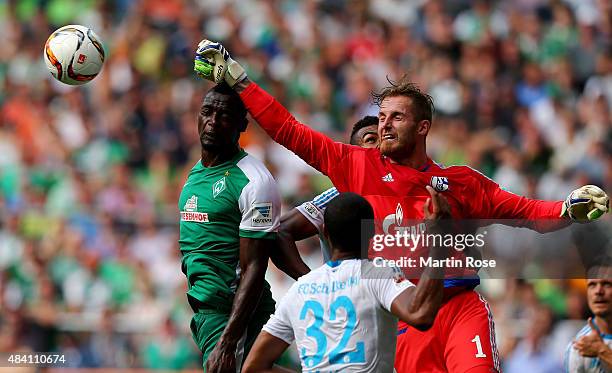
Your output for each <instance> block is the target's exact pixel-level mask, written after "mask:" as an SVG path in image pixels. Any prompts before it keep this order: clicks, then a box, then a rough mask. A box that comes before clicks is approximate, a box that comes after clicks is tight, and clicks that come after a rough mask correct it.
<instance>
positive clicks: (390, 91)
mask: <svg viewBox="0 0 612 373" xmlns="http://www.w3.org/2000/svg"><path fill="white" fill-rule="evenodd" d="M387 81H388V82H389V84H390V85H389V86H387V87H385V88H383V89H382V90H381V91H380V92H373V93H372V98H373V99H374V103H375V104H376V105H378V106H380V104H382V102H383V100H384V99H386V98H387V97H397V96H404V97H408V98H410V99H411V100H412V116H413V117H414V120H415V121H416V122H420V121H422V120H428V121H430V122H431V121H432V119H433V114H434V111H435V108H434V103H433V98H432V97H431V96H430V95H428V94H427V93H425V92H423V91H421V89H420V88H419V87H418V86H417V85H416V84H415V83H414V82H411V81H410V79H409V78H408V75H404V76H402V77H401V78H400V79H399V80H397V81H393V80H391V79H390V78H389V77H388V76H387Z"/></svg>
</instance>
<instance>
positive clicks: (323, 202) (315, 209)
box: [296, 188, 340, 233]
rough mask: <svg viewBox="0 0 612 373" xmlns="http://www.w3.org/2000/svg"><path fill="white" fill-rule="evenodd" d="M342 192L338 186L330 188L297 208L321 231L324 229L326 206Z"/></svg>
mask: <svg viewBox="0 0 612 373" xmlns="http://www.w3.org/2000/svg"><path fill="white" fill-rule="evenodd" d="M339 194H340V193H339V192H338V189H336V188H330V189H328V190H326V191H325V192H323V193H321V194H319V195H318V196H316V197H315V198H314V199H313V200H312V201H309V202H304V203H302V204H301V205H299V206H298V207H296V208H297V210H298V211H299V212H300V213H301V214H302V215H304V217H305V218H306V219H308V221H309V222H311V223H312V225H314V226H315V227H316V228H317V230H318V231H319V233H321V232H322V231H323V220H324V219H323V216H324V213H325V208H326V207H327V204H328V203H329V202H330V201H331V200H332V199H334V198H336V197H337V196H338V195H339Z"/></svg>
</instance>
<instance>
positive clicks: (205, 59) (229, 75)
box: [193, 39, 246, 87]
mask: <svg viewBox="0 0 612 373" xmlns="http://www.w3.org/2000/svg"><path fill="white" fill-rule="evenodd" d="M193 70H194V71H195V72H196V73H197V74H198V75H199V76H201V77H203V78H204V79H208V80H211V81H213V82H215V83H220V82H222V81H223V80H225V82H226V83H227V84H228V85H229V86H230V87H233V86H234V85H236V83H238V82H240V81H242V80H243V79H245V78H246V72H245V71H244V68H242V66H240V64H239V63H238V62H236V61H234V60H233V59H232V58H231V57H230V55H229V53H228V52H227V50H226V49H225V48H224V47H223V45H221V44H220V43H215V42H212V41H210V40H207V39H204V40H202V41H201V42H200V44H198V49H197V50H196V54H195V63H194V67H193Z"/></svg>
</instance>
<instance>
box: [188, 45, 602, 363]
mask: <svg viewBox="0 0 612 373" xmlns="http://www.w3.org/2000/svg"><path fill="white" fill-rule="evenodd" d="M195 70H196V72H197V73H198V74H199V75H201V76H203V77H204V78H206V79H209V80H213V81H216V82H219V81H222V80H225V81H226V82H227V83H228V84H229V85H230V86H231V87H233V89H234V90H236V91H237V92H238V93H240V97H241V99H242V101H243V102H244V104H245V106H246V107H247V110H248V111H249V112H250V113H251V115H252V116H253V118H254V119H255V120H256V121H257V122H258V124H259V125H260V126H261V127H262V128H263V129H264V130H265V131H266V132H267V133H268V134H269V135H270V136H271V137H272V138H273V139H274V140H275V141H276V142H278V143H280V144H281V145H283V146H285V147H286V148H288V149H289V150H291V151H293V152H294V153H295V154H297V155H298V156H299V157H300V158H302V159H303V160H304V161H306V162H307V163H309V164H310V165H311V166H313V167H314V168H316V169H317V170H319V171H321V172H323V173H324V174H326V175H327V176H328V177H329V178H330V179H331V181H332V182H333V183H334V185H335V186H336V187H337V188H338V190H339V191H340V192H349V191H350V192H355V193H358V194H361V195H362V196H364V197H365V198H366V199H367V200H368V202H370V204H371V205H372V207H373V209H374V215H375V218H376V219H378V220H379V221H385V220H388V221H393V222H396V224H397V223H398V222H401V220H402V219H401V217H403V218H409V219H422V218H423V205H424V204H428V203H429V200H428V196H429V193H428V192H427V190H426V188H425V187H426V186H427V185H431V186H433V187H434V188H435V189H436V190H437V191H439V192H441V193H443V194H444V195H445V197H446V198H447V199H448V202H449V204H450V208H451V214H452V217H453V218H454V219H520V220H523V221H525V222H530V224H531V225H529V227H530V228H533V229H536V230H538V231H550V230H554V229H558V228H561V227H564V226H566V225H567V224H568V223H569V221H570V219H571V220H578V221H585V222H586V221H590V220H595V219H597V218H599V217H600V216H602V215H603V214H604V213H605V212H607V211H609V199H608V196H607V195H606V194H605V193H604V192H603V191H602V190H601V189H600V188H598V187H596V186H591V185H587V186H584V187H581V188H579V189H577V190H575V191H573V192H572V193H570V195H569V196H568V198H567V199H566V200H565V202H564V201H539V200H533V199H528V198H525V197H521V196H517V195H515V194H512V193H510V192H507V191H504V190H503V189H501V188H500V187H499V185H498V184H496V183H495V182H494V181H492V180H490V179H489V178H487V177H485V176H484V175H482V174H481V173H479V172H478V171H476V170H473V169H471V168H470V167H467V166H452V167H446V168H443V167H441V166H439V165H438V164H436V163H435V162H434V161H432V160H431V159H430V158H429V157H428V155H427V152H426V137H427V134H428V133H429V129H430V128H431V124H432V115H433V102H432V100H431V98H430V97H429V96H428V95H426V94H424V93H422V92H421V91H420V90H419V89H418V87H416V86H415V85H414V84H412V83H410V82H408V81H406V80H404V79H402V80H400V81H399V82H397V83H393V84H391V86H390V87H387V88H385V89H383V90H382V92H381V93H380V94H378V95H376V96H375V98H376V100H377V103H378V104H379V106H380V112H379V115H378V118H379V124H378V132H379V136H380V146H379V148H377V149H363V148H360V147H356V146H351V145H346V144H342V143H337V142H334V141H333V140H332V139H330V138H328V137H327V136H325V135H323V134H321V133H318V132H316V131H314V130H312V129H310V128H309V127H307V126H305V125H304V124H301V123H299V122H298V121H297V120H296V119H295V118H294V117H293V116H292V115H291V114H290V113H289V112H288V111H287V110H286V109H285V108H284V107H283V106H282V105H281V104H280V103H278V102H277V101H276V100H275V99H274V98H273V97H271V96H270V95H269V94H267V93H266V92H265V91H263V90H262V89H261V88H260V87H259V86H258V85H257V84H255V83H252V82H251V81H250V80H249V79H248V78H247V77H246V73H245V71H244V69H243V68H242V66H240V65H239V64H238V63H237V62H236V61H234V60H233V59H232V58H231V57H230V55H229V53H228V52H227V51H226V50H225V48H223V46H222V45H220V44H219V43H214V42H210V41H208V40H203V41H202V42H201V43H200V45H199V46H198V50H197V52H196V66H195ZM474 196H478V198H474ZM551 221H552V223H551ZM385 233H390V232H385ZM478 284H479V279H478V278H449V279H447V280H446V281H445V288H446V289H445V301H444V304H443V305H442V308H441V309H440V311H439V313H438V316H437V317H436V320H435V321H434V325H433V327H432V328H431V329H430V330H428V331H426V332H420V331H418V330H415V329H414V328H404V326H403V325H400V329H399V332H398V334H399V335H398V342H397V343H398V345H397V355H396V361H395V367H396V369H397V371H398V372H399V373H401V372H470V373H477V372H487V373H490V372H495V371H500V365H499V354H498V352H497V348H496V345H495V332H494V325H493V319H492V316H491V312H490V308H489V306H488V304H487V302H486V301H485V300H484V299H483V298H482V297H481V296H480V295H479V294H478V293H477V292H475V291H474V290H473V289H474V288H475V287H476V286H477V285H478Z"/></svg>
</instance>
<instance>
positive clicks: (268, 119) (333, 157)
mask: <svg viewBox="0 0 612 373" xmlns="http://www.w3.org/2000/svg"><path fill="white" fill-rule="evenodd" d="M240 98H241V99H242V101H243V102H244V104H245V106H246V108H247V110H248V111H249V113H250V114H251V115H252V116H253V118H254V119H255V120H256V121H257V123H258V124H259V125H260V126H261V128H263V129H264V131H266V132H267V133H268V135H270V137H272V139H273V140H274V141H276V142H277V143H279V144H281V145H283V146H284V147H286V148H287V149H289V150H291V151H292V152H294V153H295V154H297V156H298V157H300V158H302V159H303V160H304V161H305V162H306V163H308V164H309V165H311V166H312V167H314V168H315V169H317V170H319V171H321V172H322V173H324V174H325V175H327V176H328V177H329V178H330V179H331V181H332V183H333V184H334V185H336V186H337V187H339V188H340V189H341V190H344V189H346V188H347V177H346V172H344V167H342V164H343V163H344V162H347V156H348V154H349V153H350V152H352V151H353V150H354V149H352V148H355V149H360V148H358V147H354V146H351V145H347V144H342V143H340V142H335V141H333V140H332V139H330V138H329V137H327V136H325V135H323V134H322V133H320V132H317V131H315V130H313V129H311V128H309V127H308V126H306V125H304V124H302V123H300V122H299V121H297V120H296V119H295V118H294V117H293V116H292V115H291V114H290V113H289V112H288V111H287V109H285V108H284V107H283V106H282V105H281V104H280V103H279V102H278V101H276V100H275V99H274V98H273V97H272V96H270V95H269V94H268V93H267V92H266V91H264V90H263V89H261V88H260V87H259V86H258V85H257V84H255V83H251V84H249V86H248V87H247V88H246V89H245V90H244V91H243V92H242V93H241V94H240Z"/></svg>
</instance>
